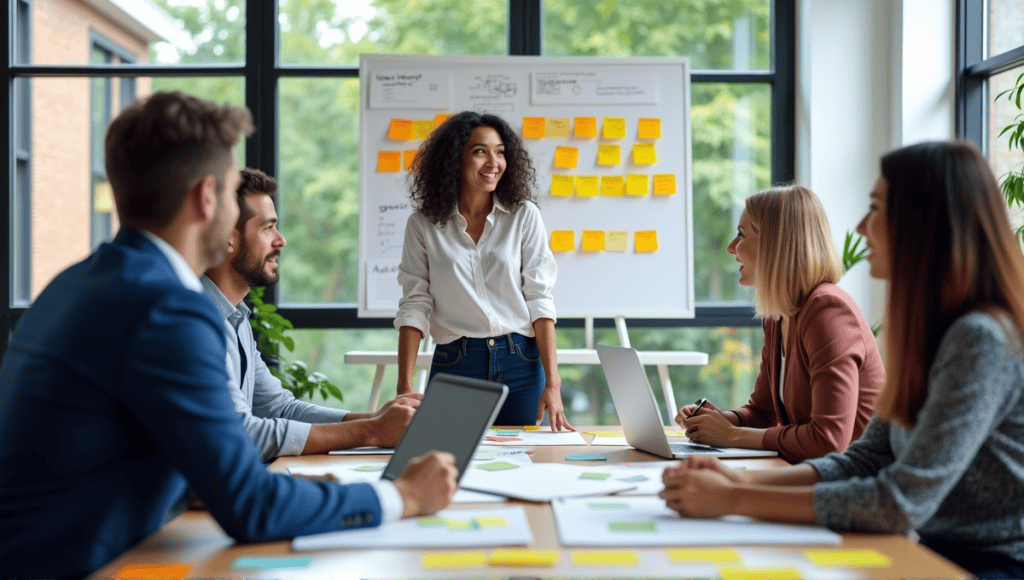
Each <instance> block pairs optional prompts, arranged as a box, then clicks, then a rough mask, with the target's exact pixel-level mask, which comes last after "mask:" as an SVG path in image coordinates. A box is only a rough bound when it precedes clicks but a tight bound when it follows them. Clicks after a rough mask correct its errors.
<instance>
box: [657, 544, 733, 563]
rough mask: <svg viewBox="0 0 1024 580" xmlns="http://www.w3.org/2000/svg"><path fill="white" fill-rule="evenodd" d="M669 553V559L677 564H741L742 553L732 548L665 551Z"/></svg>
mask: <svg viewBox="0 0 1024 580" xmlns="http://www.w3.org/2000/svg"><path fill="white" fill-rule="evenodd" d="M665 551H666V552H668V559H669V560H672V561H673V562H676V563H685V562H721V563H726V564H727V563H731V562H735V563H739V562H742V560H741V559H740V553H739V552H737V551H736V550H733V549H732V548H693V549H689V550H683V549H674V550H665Z"/></svg>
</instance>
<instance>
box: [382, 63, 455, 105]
mask: <svg viewBox="0 0 1024 580" xmlns="http://www.w3.org/2000/svg"><path fill="white" fill-rule="evenodd" d="M369 77H370V79H369V80H370V87H369V89H370V108H371V109H439V110H442V111H445V110H448V109H450V108H451V96H450V94H451V90H452V79H451V73H450V72H448V71H441V70H423V69H406V70H389V71H381V70H378V71H374V72H372V73H370V75H369Z"/></svg>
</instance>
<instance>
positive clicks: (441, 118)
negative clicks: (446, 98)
mask: <svg viewBox="0 0 1024 580" xmlns="http://www.w3.org/2000/svg"><path fill="white" fill-rule="evenodd" d="M451 116H452V115H451V113H438V114H437V115H434V126H435V127H437V126H438V125H440V124H441V123H444V122H445V121H447V120H448V117H451Z"/></svg>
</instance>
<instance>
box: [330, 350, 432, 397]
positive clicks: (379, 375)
mask: <svg viewBox="0 0 1024 580" xmlns="http://www.w3.org/2000/svg"><path fill="white" fill-rule="evenodd" d="M433 349H434V338H433V337H432V336H430V333H429V332H428V333H427V336H426V337H424V339H423V347H422V348H421V349H420V352H421V353H424V352H425V353H430V351H431V350H433ZM347 356H348V355H347V354H346V357H347ZM397 358H398V355H397V354H396V355H395V359H396V360H395V362H396V364H397V362H398V361H397ZM416 358H417V360H418V359H419V358H420V357H419V356H417V357H416ZM346 362H348V360H347V359H346ZM376 364H377V370H376V371H374V373H373V387H372V388H371V389H370V400H369V401H367V403H366V411H367V412H368V413H373V412H375V411H376V410H377V406H378V405H379V404H380V391H381V388H382V386H383V384H384V371H385V370H386V369H387V368H388V365H387V363H386V362H384V363H380V362H378V363H376ZM416 366H420V365H419V364H417V365H416ZM429 372H430V367H426V368H421V369H420V383H419V387H417V392H419V393H422V392H424V391H426V390H427V377H428V376H429Z"/></svg>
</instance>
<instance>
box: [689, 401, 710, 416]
mask: <svg viewBox="0 0 1024 580" xmlns="http://www.w3.org/2000/svg"><path fill="white" fill-rule="evenodd" d="M707 402H708V398H707V397H701V398H700V400H699V401H695V402H694V403H693V404H694V405H697V408H696V409H694V410H693V412H692V413H690V416H691V417H694V416H696V415H697V411H700V410H701V408H702V407H703V406H704V404H705V403H707Z"/></svg>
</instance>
